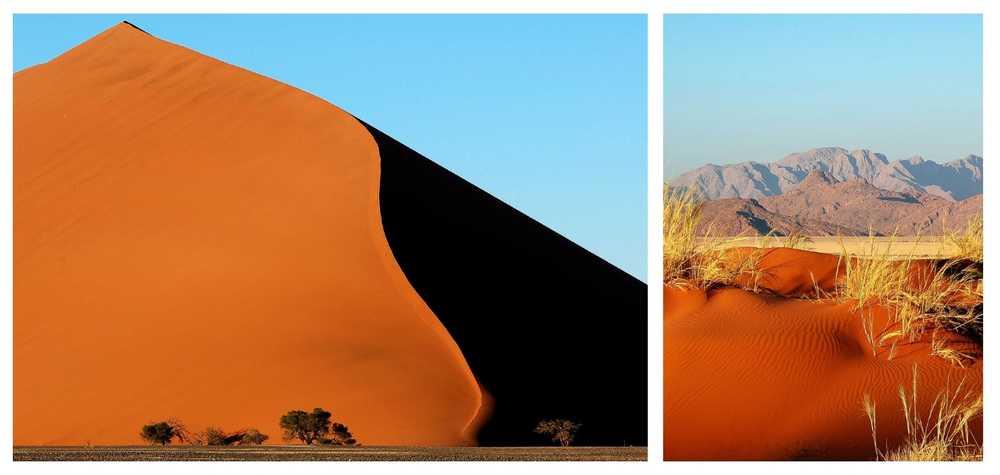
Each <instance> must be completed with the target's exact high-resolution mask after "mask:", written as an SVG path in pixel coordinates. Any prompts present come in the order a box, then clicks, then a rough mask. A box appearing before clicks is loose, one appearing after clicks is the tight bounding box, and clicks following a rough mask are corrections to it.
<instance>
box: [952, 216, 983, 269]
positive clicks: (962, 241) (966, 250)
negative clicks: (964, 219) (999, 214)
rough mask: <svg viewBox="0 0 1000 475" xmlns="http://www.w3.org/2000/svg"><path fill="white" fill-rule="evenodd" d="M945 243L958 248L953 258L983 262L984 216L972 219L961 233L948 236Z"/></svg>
mask: <svg viewBox="0 0 1000 475" xmlns="http://www.w3.org/2000/svg"><path fill="white" fill-rule="evenodd" d="M945 241H946V242H949V243H951V244H952V245H954V246H955V247H957V248H958V250H957V252H956V253H955V255H954V256H952V257H953V258H955V259H968V260H970V261H974V262H983V215H982V214H980V215H979V216H976V217H975V218H973V219H970V220H969V222H968V223H966V225H965V228H963V229H962V230H961V231H959V232H953V233H948V234H946V235H945Z"/></svg>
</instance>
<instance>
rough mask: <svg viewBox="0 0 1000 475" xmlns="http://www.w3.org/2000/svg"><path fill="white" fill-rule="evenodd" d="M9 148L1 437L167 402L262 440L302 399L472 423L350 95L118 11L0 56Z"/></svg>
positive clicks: (153, 416)
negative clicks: (8, 358) (103, 23)
mask: <svg viewBox="0 0 1000 475" xmlns="http://www.w3.org/2000/svg"><path fill="white" fill-rule="evenodd" d="M14 160H15V163H14V300H15V307H14V443H15V444H19V445H25V444H83V443H87V442H90V443H93V444H136V443H140V442H141V440H140V439H139V437H138V432H139V429H140V427H141V426H142V425H143V424H145V423H148V422H150V421H154V420H164V419H167V418H178V419H181V420H182V421H183V422H185V423H186V424H187V425H188V427H189V428H191V429H199V428H203V427H204V426H207V425H214V426H220V427H223V428H225V429H229V430H236V429H243V428H248V427H256V428H258V429H259V430H260V431H261V432H264V433H266V434H269V435H270V436H271V439H270V441H269V442H281V438H280V429H279V427H278V419H279V417H280V416H281V415H282V414H283V413H284V412H286V411H288V410H292V409H305V410H311V409H312V408H313V407H323V408H325V409H328V410H330V411H332V412H333V415H334V416H333V417H334V419H335V420H336V421H339V422H343V423H345V424H347V425H348V426H349V427H350V429H351V431H352V432H353V433H354V435H355V436H356V438H357V439H358V440H359V441H360V442H362V443H365V444H369V445H371V444H414V445H461V444H474V443H475V431H476V426H475V423H474V422H473V421H475V420H477V419H476V418H477V414H478V412H479V409H480V404H481V401H482V395H481V393H480V389H479V387H478V385H477V384H476V381H475V378H474V376H473V375H472V374H471V372H470V370H469V368H468V366H467V365H466V363H465V360H464V358H463V356H462V353H461V352H460V351H459V348H458V347H457V346H456V345H455V343H454V342H453V341H452V339H451V337H450V336H449V334H448V332H447V331H446V330H445V328H444V327H443V326H442V325H441V324H440V323H439V322H438V320H437V319H436V318H435V316H434V315H433V314H432V313H431V311H430V310H429V309H428V308H427V306H426V305H425V304H424V302H423V301H422V300H421V299H420V297H419V296H418V295H417V294H416V292H414V290H413V289H412V288H411V287H410V285H409V284H408V282H407V281H406V279H405V277H404V276H403V274H402V272H401V271H400V269H399V267H398V265H397V264H396V262H395V261H394V260H393V258H392V253H391V251H390V249H389V247H388V245H387V243H386V240H385V236H384V235H383V232H382V227H381V223H380V217H379V208H378V186H379V156H378V149H377V147H376V145H375V143H374V141H373V139H372V137H371V135H370V134H369V133H368V132H367V131H366V130H365V129H364V127H363V126H362V125H361V124H359V123H358V122H357V121H356V120H355V119H354V118H352V117H351V116H350V115H348V114H346V113H344V112H343V111H341V110H339V109H337V108H336V107H334V106H332V105H330V104H328V103H326V102H324V101H322V100H320V99H318V98H316V97H313V96H311V95H309V94H307V93H304V92H302V91H299V90H297V89H294V88H292V87H289V86H285V85H283V84H280V83H277V82H275V81H273V80H270V79H267V78H265V77H262V76H259V75H256V74H254V73H251V72H248V71H245V70H241V69H239V68H236V67H233V66H229V65H227V64H224V63H222V62H219V61H216V60H214V59H211V58H208V57H205V56H202V55H200V54H197V53H195V52H192V51H190V50H187V49H184V48H181V47H178V46H175V45H172V44H169V43H166V42H163V41H160V40H157V39H155V38H153V37H150V36H148V35H146V34H145V33H143V32H141V31H139V30H136V29H134V28H132V27H129V26H127V25H119V26H117V27H114V28H112V29H110V30H108V31H106V32H104V33H102V34H100V35H98V36H97V37H95V38H94V39H92V40H90V41H89V42H87V43H85V44H83V45H81V46H79V47H77V48H75V49H73V50H71V51H69V52H67V53H66V54H65V55H63V56H61V57H59V58H57V59H55V60H53V61H52V62H50V63H48V64H44V65H40V66H36V67H34V68H31V69H28V70H25V71H23V72H20V73H18V74H16V75H15V77H14ZM478 415H479V416H480V418H481V417H482V414H478Z"/></svg>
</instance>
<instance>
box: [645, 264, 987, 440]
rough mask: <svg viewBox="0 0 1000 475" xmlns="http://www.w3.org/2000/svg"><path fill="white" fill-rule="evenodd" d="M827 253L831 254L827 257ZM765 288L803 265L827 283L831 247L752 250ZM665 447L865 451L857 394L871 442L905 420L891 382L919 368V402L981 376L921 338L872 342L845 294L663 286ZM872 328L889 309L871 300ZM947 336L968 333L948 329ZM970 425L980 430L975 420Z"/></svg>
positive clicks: (791, 282)
mask: <svg viewBox="0 0 1000 475" xmlns="http://www.w3.org/2000/svg"><path fill="white" fill-rule="evenodd" d="M830 257H832V259H831V258H830ZM762 267H763V270H765V272H766V273H768V274H769V277H768V278H767V280H766V282H765V286H766V287H767V288H769V289H770V290H772V291H774V292H777V293H780V294H784V295H793V296H798V295H801V294H802V293H807V292H809V291H810V290H811V289H812V288H813V283H812V277H810V274H809V271H810V270H811V271H813V276H815V277H816V279H817V281H819V282H822V283H824V284H827V285H829V286H830V288H832V283H833V281H832V280H830V279H832V275H833V274H834V273H835V270H836V267H837V263H836V256H824V255H821V254H817V253H810V252H805V251H794V250H789V249H781V250H774V251H771V252H770V253H769V255H768V257H767V258H765V259H764V260H763V261H762ZM663 310H664V421H663V423H664V432H665V434H664V455H665V458H666V459H668V460H787V459H826V460H836V459H855V460H856V459H870V458H872V457H874V449H873V446H872V441H871V435H870V428H869V425H868V419H867V417H866V415H865V414H864V412H863V409H862V399H863V397H864V394H865V393H869V394H870V395H871V397H872V400H873V401H874V402H875V404H876V407H877V413H878V440H879V445H880V448H881V449H882V450H886V449H893V448H896V447H898V446H899V444H900V443H901V441H902V440H903V438H904V436H905V434H906V429H905V421H904V419H903V412H902V405H901V402H900V400H899V397H898V394H897V391H898V387H899V386H900V385H904V386H905V387H906V388H907V390H909V387H910V386H909V385H910V380H911V376H912V373H911V371H912V369H913V367H914V365H916V367H917V369H918V388H917V391H918V411H919V412H920V414H922V415H926V414H927V412H928V409H929V406H930V404H931V402H932V400H933V399H934V397H935V396H936V395H937V394H938V392H939V391H942V390H945V389H951V390H954V389H955V388H956V387H957V386H958V384H959V383H960V382H962V381H964V388H966V389H967V390H968V391H972V392H978V391H981V388H982V361H981V360H978V361H976V362H975V364H971V365H967V366H966V367H965V368H959V367H955V366H953V365H951V364H949V363H947V362H945V361H943V360H941V359H939V358H936V357H933V356H931V355H930V351H929V348H928V344H927V342H917V343H912V344H905V345H900V346H899V348H898V349H897V351H896V354H895V356H894V357H893V358H892V359H891V360H889V359H888V352H887V350H885V349H882V350H880V351H879V352H878V353H877V354H876V355H873V354H872V350H871V346H870V345H869V344H868V342H867V341H866V338H865V335H864V330H863V327H862V323H861V322H862V318H861V315H860V313H859V312H857V311H853V310H852V308H851V304H850V303H844V304H838V303H833V302H818V301H815V300H812V301H810V300H803V299H799V298H785V297H781V296H775V295H762V294H755V293H752V292H747V291H744V290H740V289H734V288H725V289H716V290H710V291H708V292H705V291H701V290H681V289H677V288H671V287H665V288H664V309H663ZM870 312H871V313H870V314H871V315H873V316H874V319H873V322H874V325H873V327H874V328H875V331H876V332H879V331H881V330H882V329H884V328H885V327H886V323H887V317H888V314H887V312H886V311H885V310H884V309H879V308H872V309H870ZM949 342H950V344H952V345H955V346H959V347H963V348H966V349H968V350H973V349H974V348H976V347H975V344H974V343H973V342H971V341H969V340H967V339H965V338H962V337H959V336H957V335H956V336H950V337H949ZM973 429H974V431H975V433H976V435H977V437H979V440H982V425H981V421H976V422H975V424H974V426H973Z"/></svg>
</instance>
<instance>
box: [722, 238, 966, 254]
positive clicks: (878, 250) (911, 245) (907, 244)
mask: <svg viewBox="0 0 1000 475" xmlns="http://www.w3.org/2000/svg"><path fill="white" fill-rule="evenodd" d="M713 241H715V242H717V243H720V244H722V247H783V246H784V243H785V242H786V241H787V238H784V237H759V236H758V237H744V238H716V239H713ZM873 247H874V252H873V251H872V249H873ZM798 249H802V250H806V251H815V252H822V253H826V254H840V253H841V252H842V250H843V249H846V250H847V252H849V253H851V254H853V255H873V254H874V255H886V256H888V257H890V258H897V259H902V258H907V257H909V258H914V259H925V258H926V259H933V258H940V257H948V256H950V255H952V254H954V252H955V251H956V247H955V246H954V245H953V244H951V243H948V242H946V241H945V240H943V239H942V238H941V237H940V236H925V237H922V238H919V239H918V238H911V237H897V238H893V239H890V238H885V237H876V238H874V239H872V238H867V237H855V236H844V237H839V236H834V237H831V236H821V237H809V238H806V241H805V242H804V243H802V244H801V245H799V247H798Z"/></svg>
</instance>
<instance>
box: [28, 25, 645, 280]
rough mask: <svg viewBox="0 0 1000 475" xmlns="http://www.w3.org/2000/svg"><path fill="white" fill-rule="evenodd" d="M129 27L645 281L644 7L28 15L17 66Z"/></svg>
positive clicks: (50, 56) (39, 60) (40, 59)
mask: <svg viewBox="0 0 1000 475" xmlns="http://www.w3.org/2000/svg"><path fill="white" fill-rule="evenodd" d="M121 20H129V21H131V22H132V23H134V24H136V25H137V26H139V27H140V28H142V29H144V30H146V31H148V32H149V33H151V34H153V35H155V36H157V37H159V38H161V39H164V40H167V41H170V42H172V43H178V44H181V45H183V46H186V47H189V48H192V49H195V50H197V51H199V52H201V53H204V54H207V55H209V56H214V57H216V58H219V59H221V60H223V61H226V62H229V63H232V64H235V65H237V66H241V67H244V68H247V69H250V70H253V71H256V72H258V73H261V74H264V75H266V76H270V77H273V78H275V79H277V80H280V81H282V82H286V83H288V84H291V85H293V86H295V87H298V88H301V89H304V90H306V91H309V92H311V93H313V94H316V95H318V96H320V97H322V98H324V99H326V100H328V101H330V102H332V103H333V104H335V105H337V106H339V107H341V108H343V109H345V110H347V111H348V112H350V113H352V114H354V115H356V116H358V117H359V118H361V119H363V120H365V121H367V122H369V123H370V124H372V125H374V126H375V127H377V128H379V129H380V130H382V131H383V132H385V133H387V134H389V135H391V136H393V137H395V138H396V139H398V140H399V141H401V142H402V143H404V144H406V145H408V146H410V147H412V148H413V149H414V150H416V151H418V152H420V153H422V154H424V155H426V156H427V157H429V158H430V159H432V160H434V161H436V162H437V163H439V164H441V165H443V166H444V167H446V168H448V169H450V170H451V171H453V172H455V173H457V174H458V175H460V176H462V177H464V178H465V179H467V180H469V181H470V182H472V183H474V184H476V185H478V186H479V187H481V188H483V189H485V190H487V191H488V192H490V193H491V194H493V195H494V196H496V197H498V198H500V199H502V200H504V201H505V202H507V203H508V204H510V205H512V206H514V207H515V208H518V209H519V210H521V211H522V212H524V213H526V214H527V215H529V216H531V217H533V218H535V219H537V220H538V221H540V222H542V223H544V224H545V225H547V226H549V227H550V228H552V229H554V230H556V231H557V232H559V233H561V234H563V235H564V236H566V237H568V238H569V239H571V240H573V241H575V242H576V243H578V244H580V245H581V246H583V247H585V248H587V249H588V250H590V251H591V252H594V253H595V254H597V255H599V256H601V257H603V258H604V259H606V260H608V261H609V262H611V263H613V264H615V265H617V266H618V267H620V268H622V269H624V270H625V271H627V272H629V273H630V274H632V275H633V276H636V277H638V278H640V279H643V280H645V278H646V18H645V16H644V15H563V16H557V15H536V16H509V15H482V16H465V15H370V16H351V15H343V16H338V15H305V16H296V15H242V16H241V15H190V16H185V15H15V16H14V69H15V71H16V70H20V69H23V68H25V67H28V66H31V65H33V64H37V63H41V62H45V61H48V60H50V59H52V58H53V57H55V56H57V55H59V54H61V53H62V52H64V51H65V50H67V49H69V48H71V47H73V46H75V45H77V44H79V43H81V42H83V41H85V40H87V39H88V38H90V37H92V36H94V35H96V34H97V33H99V32H101V31H103V30H105V29H107V28H109V27H111V26H114V25H115V24H117V23H118V22H120V21H121ZM525 271H526V272H530V269H525Z"/></svg>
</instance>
